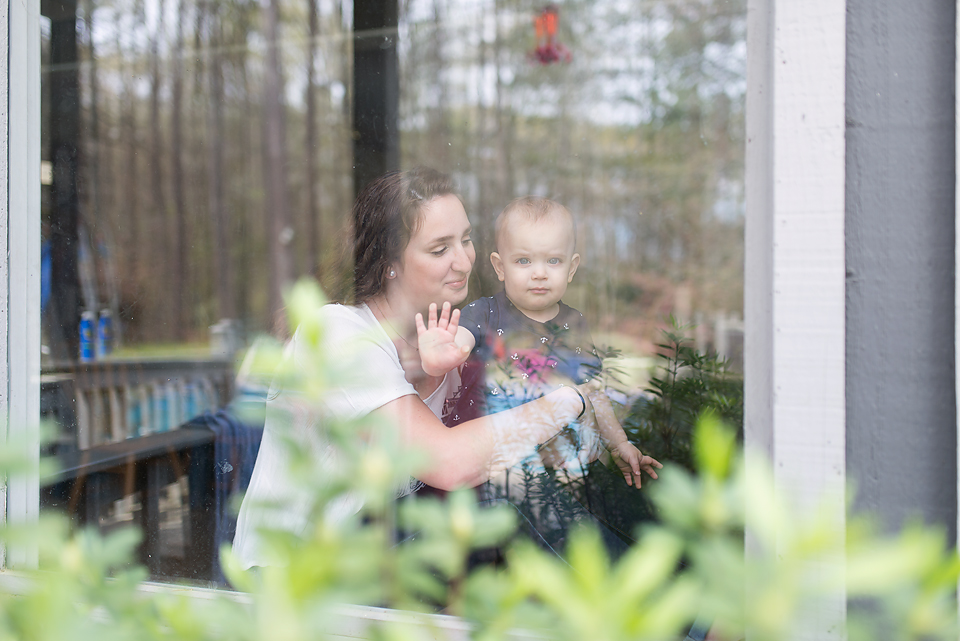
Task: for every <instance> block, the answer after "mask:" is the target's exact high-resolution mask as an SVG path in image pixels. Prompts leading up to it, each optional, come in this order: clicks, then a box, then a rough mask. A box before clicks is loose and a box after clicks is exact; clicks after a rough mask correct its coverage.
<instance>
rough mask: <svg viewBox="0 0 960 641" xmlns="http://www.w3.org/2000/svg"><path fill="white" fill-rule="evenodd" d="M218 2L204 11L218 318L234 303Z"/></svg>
mask: <svg viewBox="0 0 960 641" xmlns="http://www.w3.org/2000/svg"><path fill="white" fill-rule="evenodd" d="M219 6H220V5H219V3H212V4H211V5H210V6H209V12H208V14H207V32H208V34H209V37H208V40H207V43H208V51H209V52H210V58H209V60H208V61H207V72H208V75H209V79H210V98H209V101H208V102H207V131H208V134H209V136H210V138H209V141H208V146H207V152H208V154H209V156H208V161H209V178H208V180H209V182H208V185H207V189H208V198H209V205H210V219H211V221H212V223H213V234H214V247H213V253H214V254H215V261H216V292H217V308H218V310H219V313H220V318H235V317H236V303H235V296H234V287H233V273H232V270H231V264H230V263H231V260H230V257H231V251H232V243H231V242H230V240H231V239H230V234H229V232H228V228H229V223H228V220H227V211H226V207H225V206H224V202H223V142H224V141H223V138H224V136H223V57H222V56H221V53H220V47H221V40H222V37H221V34H222V25H221V18H220V9H219Z"/></svg>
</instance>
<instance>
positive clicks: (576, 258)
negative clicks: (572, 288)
mask: <svg viewBox="0 0 960 641" xmlns="http://www.w3.org/2000/svg"><path fill="white" fill-rule="evenodd" d="M579 266H580V254H574V255H573V256H571V257H570V273H569V274H567V282H568V283H572V282H573V275H574V274H576V273H577V267H579Z"/></svg>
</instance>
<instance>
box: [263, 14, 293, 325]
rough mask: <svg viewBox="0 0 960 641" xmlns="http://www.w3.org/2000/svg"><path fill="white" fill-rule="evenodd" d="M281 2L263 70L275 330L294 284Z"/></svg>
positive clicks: (269, 27) (270, 26) (271, 20)
mask: <svg viewBox="0 0 960 641" xmlns="http://www.w3.org/2000/svg"><path fill="white" fill-rule="evenodd" d="M279 23H280V0H268V4H267V6H266V31H267V34H266V35H267V65H266V67H265V69H264V83H263V87H264V97H263V105H264V111H265V113H264V152H265V158H264V160H265V167H264V170H265V171H264V173H265V179H266V190H265V191H266V195H267V201H266V216H265V218H266V220H267V225H268V227H267V238H268V242H269V247H270V284H269V292H268V309H267V323H268V326H274V324H275V323H274V321H275V318H276V315H277V314H278V313H279V312H280V311H281V309H282V307H283V292H284V290H285V289H286V288H287V287H288V286H289V284H290V283H291V282H292V280H293V261H292V257H291V255H290V253H291V252H290V241H291V240H292V233H291V232H292V231H293V230H292V229H291V227H290V205H289V201H288V195H287V185H286V159H287V152H286V128H285V124H284V114H283V109H284V107H283V78H282V76H281V69H280V52H279V50H278V48H277V44H278V42H279V37H278V31H279Z"/></svg>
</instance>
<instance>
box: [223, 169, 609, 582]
mask: <svg viewBox="0 0 960 641" xmlns="http://www.w3.org/2000/svg"><path fill="white" fill-rule="evenodd" d="M353 224H354V283H355V293H354V299H355V303H354V304H353V305H326V306H324V307H323V308H322V309H321V311H320V314H321V316H322V317H323V320H324V327H325V335H324V346H325V349H326V350H328V352H329V354H328V355H330V356H332V357H333V359H334V360H335V361H337V360H340V359H349V358H351V357H352V356H354V355H355V354H356V353H357V350H358V349H360V350H361V351H362V354H363V357H362V359H359V360H357V361H356V369H358V370H360V371H357V372H355V374H356V378H357V379H360V380H363V381H364V384H363V385H362V386H357V385H347V384H343V385H341V386H338V387H337V388H335V389H332V390H329V391H328V393H327V394H325V396H324V398H323V399H322V403H323V406H324V411H325V413H327V414H328V415H330V416H336V417H338V418H343V419H352V418H359V417H362V416H366V415H368V414H377V415H381V416H383V417H386V418H388V419H390V420H391V421H392V422H393V424H394V425H396V426H397V429H398V430H399V431H400V437H401V440H402V441H403V442H404V443H405V444H407V445H411V446H413V447H415V448H417V449H419V450H421V451H423V452H425V453H426V455H427V457H428V461H429V463H428V465H427V467H426V468H425V469H423V470H422V471H421V472H420V473H419V477H420V480H421V481H423V482H424V483H426V484H428V485H431V486H433V487H436V488H439V489H444V490H448V489H454V488H458V487H465V486H467V487H472V486H476V485H479V484H480V483H483V482H484V481H486V480H488V479H489V478H491V477H492V476H493V475H495V474H497V473H499V472H501V471H503V470H505V469H508V468H509V467H511V466H512V465H515V464H516V463H518V462H519V461H521V460H522V459H523V458H525V457H526V456H528V455H529V454H530V453H531V452H532V451H533V450H534V448H535V447H536V446H537V445H538V444H541V443H544V442H546V441H548V440H549V439H550V438H551V437H553V436H554V435H556V434H557V433H558V432H559V431H560V430H561V429H562V428H563V427H564V426H566V425H567V424H568V423H571V422H573V421H575V420H577V418H578V417H580V416H582V415H583V414H584V413H585V412H586V411H587V410H588V409H590V408H588V406H587V405H588V404H587V402H586V401H585V400H584V396H583V395H582V394H581V393H580V392H579V391H578V390H576V389H574V388H570V387H565V388H561V389H559V390H557V391H555V392H553V393H551V394H548V395H547V396H545V397H543V398H541V399H539V400H537V401H534V402H531V403H527V404H526V405H523V406H521V407H518V408H515V409H513V410H510V411H507V412H501V413H499V414H494V415H491V416H487V417H483V418H478V419H475V420H473V421H468V422H466V423H463V424H461V425H459V426H457V427H456V428H454V429H450V428H447V427H445V426H444V425H443V423H442V421H441V416H442V413H443V407H444V405H445V404H446V401H447V399H449V398H452V397H453V396H454V395H455V394H456V392H457V390H458V387H459V377H458V376H457V374H456V372H455V371H454V372H450V373H448V374H447V375H446V376H444V377H434V376H428V375H427V374H425V373H424V372H423V370H422V369H421V367H420V357H419V354H418V353H417V348H416V346H417V332H416V327H415V325H414V317H415V315H416V314H417V313H418V312H419V313H424V315H426V314H425V313H426V311H427V309H428V308H429V306H430V304H431V303H435V304H437V305H441V304H442V303H443V302H445V301H449V302H450V303H452V304H457V303H460V302H463V300H464V299H465V298H466V296H467V281H468V279H469V276H470V272H471V270H472V269H473V263H474V260H475V259H476V251H475V249H474V247H473V243H472V241H471V239H470V232H471V229H470V222H469V221H468V220H467V215H466V212H465V211H464V208H463V205H462V204H461V202H460V199H459V198H458V197H457V196H456V195H455V194H454V190H453V185H452V182H451V181H450V179H449V177H447V176H446V175H444V174H441V173H439V172H436V171H434V170H431V169H415V170H411V171H409V172H405V173H400V172H391V173H388V174H386V175H384V176H381V177H380V178H378V179H377V180H375V181H374V182H372V183H371V184H370V185H368V186H367V187H366V188H365V189H364V190H363V192H362V193H361V194H360V196H359V197H358V198H357V202H356V204H355V205H354V209H353ZM358 345H359V346H360V347H359V348H358V347H357V346H358ZM289 349H290V351H291V352H292V354H293V358H299V357H302V356H303V355H301V354H298V352H297V349H298V343H297V338H296V336H295V337H294V338H293V340H292V341H291V345H290V348H289ZM288 396H289V395H287V394H285V393H284V392H283V391H280V392H279V393H277V394H276V395H274V396H273V397H272V398H271V400H270V401H269V402H268V407H267V420H266V425H265V429H264V436H263V442H262V444H261V447H260V454H259V455H258V457H257V463H256V466H255V467H254V471H253V476H252V478H251V481H250V486H249V488H248V490H247V494H246V496H245V498H244V502H243V504H242V506H241V508H240V514H239V516H238V522H237V534H236V537H235V538H234V552H235V553H236V554H237V556H238V558H239V560H240V561H241V563H242V564H243V565H244V566H245V567H251V566H254V565H267V564H269V559H267V558H265V556H264V554H263V550H262V549H261V546H260V542H259V539H258V537H257V535H256V529H257V527H258V526H259V525H260V524H269V525H270V526H271V527H281V528H284V529H288V530H291V531H294V532H297V533H300V532H302V531H303V530H304V529H305V528H306V526H307V520H308V518H307V511H308V509H309V508H308V506H309V500H310V497H308V496H306V495H305V491H304V490H302V489H301V488H297V487H293V485H292V483H291V482H290V480H289V479H288V476H287V474H286V467H287V462H288V461H287V458H286V450H285V448H284V445H283V443H282V438H281V436H280V434H279V431H280V430H279V429H278V427H277V425H278V422H279V420H280V419H279V418H278V415H277V414H276V412H277V411H278V410H280V409H281V408H283V409H284V410H285V411H288V412H289V411H290V407H291V399H290V398H288ZM316 420H317V419H316V417H315V416H310V415H306V414H304V413H302V412H301V413H299V414H298V413H297V412H296V410H294V412H293V414H292V423H293V429H294V438H297V439H303V442H304V443H305V444H309V446H310V447H311V448H312V449H311V454H312V455H315V457H316V460H317V465H318V466H325V465H336V455H337V454H336V448H334V447H333V446H332V445H331V444H330V443H329V442H328V441H327V440H326V439H325V438H324V437H323V434H322V429H318V428H317V427H316V425H315V422H316ZM520 426H522V427H520ZM321 469H322V468H321ZM410 489H412V488H409V487H407V488H402V489H401V491H400V492H399V493H400V494H403V493H406V492H408V491H410ZM271 502H273V503H278V504H279V503H282V504H283V506H284V507H283V509H282V510H274V511H273V512H269V511H268V510H265V509H263V508H262V505H264V504H266V503H271ZM359 508H360V504H359V503H358V501H357V500H356V499H355V498H353V497H351V496H343V497H341V498H340V499H338V501H337V502H336V504H335V505H332V506H330V507H329V509H328V511H327V512H326V513H325V514H326V517H327V518H333V519H337V518H343V517H344V516H346V515H349V514H351V513H355V512H356V511H358V510H359Z"/></svg>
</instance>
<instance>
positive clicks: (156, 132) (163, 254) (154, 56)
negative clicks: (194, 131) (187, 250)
mask: <svg viewBox="0 0 960 641" xmlns="http://www.w3.org/2000/svg"><path fill="white" fill-rule="evenodd" d="M164 4H165V3H164V0H158V2H157V10H158V12H159V18H158V20H157V29H156V31H155V33H154V34H153V38H152V39H151V41H150V146H151V149H152V152H151V154H150V179H151V181H150V182H151V192H152V195H153V221H154V226H155V228H154V229H153V233H151V234H150V236H151V245H152V246H151V250H152V251H151V253H152V254H153V256H154V260H155V262H154V263H153V264H154V265H155V266H156V267H157V268H158V269H159V270H160V272H161V273H163V274H167V273H169V271H170V270H169V268H168V265H169V261H170V258H169V257H170V252H169V251H168V250H169V243H168V235H167V199H166V196H165V195H164V192H163V166H162V159H163V141H162V134H161V126H160V87H161V77H160V39H161V38H162V37H163V31H164V28H163V14H164ZM168 286H169V285H168V284H167V283H164V286H163V289H165V290H166V289H167V287H168ZM168 292H169V290H167V292H164V296H163V298H165V299H168V300H169V299H171V298H176V297H177V296H176V292H169V293H168ZM170 294H173V295H172V296H171V295H170ZM170 311H171V308H168V307H166V306H163V307H161V308H159V309H158V310H157V312H158V314H161V315H162V320H163V321H164V322H163V325H162V329H161V334H162V336H163V337H164V338H168V337H170V336H171V334H172V331H171V330H173V329H174V327H175V325H176V319H175V318H172V317H171V313H170Z"/></svg>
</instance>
